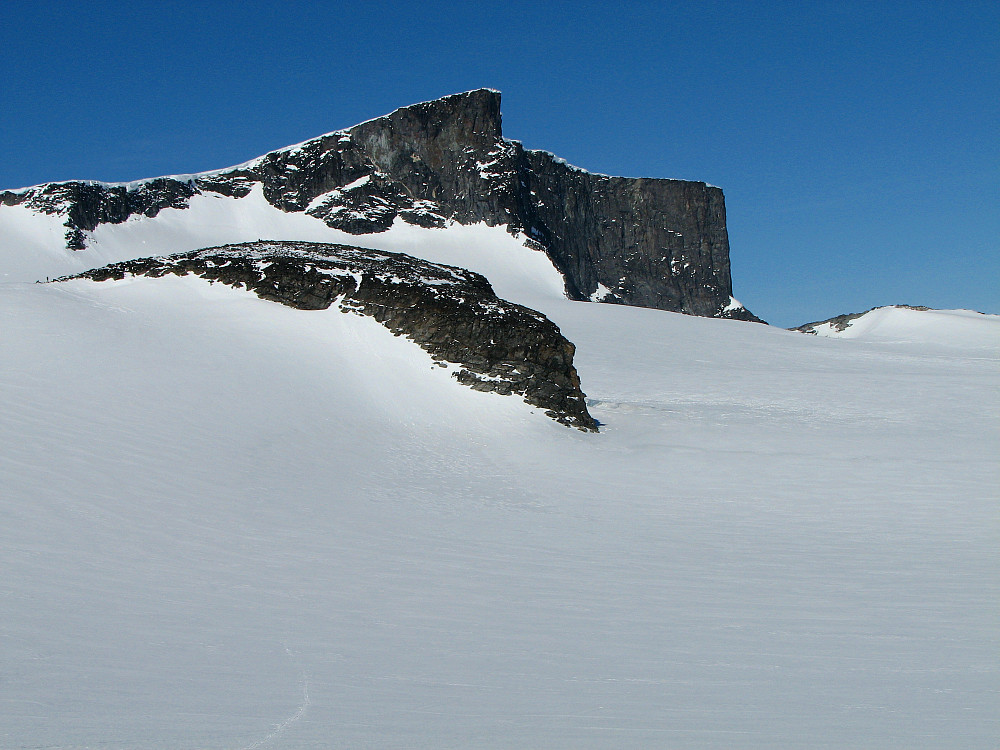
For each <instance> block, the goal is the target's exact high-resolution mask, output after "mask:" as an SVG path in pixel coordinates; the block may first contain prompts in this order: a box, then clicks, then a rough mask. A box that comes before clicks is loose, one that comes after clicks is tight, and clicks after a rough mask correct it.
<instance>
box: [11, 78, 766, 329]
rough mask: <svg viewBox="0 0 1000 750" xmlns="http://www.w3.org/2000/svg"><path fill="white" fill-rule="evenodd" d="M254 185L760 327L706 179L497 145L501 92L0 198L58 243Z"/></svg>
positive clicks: (605, 293) (282, 204) (579, 287)
mask: <svg viewBox="0 0 1000 750" xmlns="http://www.w3.org/2000/svg"><path fill="white" fill-rule="evenodd" d="M257 184H259V185H260V186H261V189H262V191H263V194H264V197H265V198H266V199H267V201H268V202H269V203H270V204H271V205H273V206H275V207H277V208H279V209H281V210H282V211H296V212H306V213H307V214H309V215H311V216H314V217H316V218H317V219H319V220H321V221H323V222H325V223H326V224H327V225H329V226H331V227H334V228H336V229H340V230H343V231H345V232H349V233H351V234H368V233H373V232H380V231H384V230H386V229H388V228H389V226H391V225H392V223H393V221H395V220H396V219H397V217H398V218H400V219H402V220H403V221H406V222H409V223H411V224H417V225H420V226H425V227H441V226H444V225H445V224H446V223H447V222H450V221H454V222H459V223H463V224H464V223H472V222H486V223H487V224H490V225H494V226H495V225H506V226H508V227H509V228H510V230H511V231H512V232H523V233H524V235H525V236H527V237H528V238H529V239H530V240H531V241H532V242H534V243H535V244H536V245H538V246H539V247H540V248H542V249H544V251H545V252H546V253H547V254H548V256H549V258H551V260H552V262H553V264H554V265H555V266H556V268H557V269H559V271H560V272H561V273H562V274H563V277H564V279H565V286H566V293H567V294H568V295H569V297H571V298H572V299H578V300H591V301H602V302H612V303H620V304H627V305H638V306H642V307H654V308H659V309H662V310H671V311H677V312H683V313H688V314H691V315H702V316H709V317H728V318H738V319H741V320H758V319H757V318H756V317H755V316H754V315H753V314H752V313H750V312H749V311H747V310H746V309H745V308H744V307H743V306H742V305H740V304H739V303H738V302H736V301H735V299H734V298H733V296H732V280H731V275H730V267H729V239H728V233H727V230H726V209H725V200H724V197H723V193H722V190H721V189H720V188H717V187H712V186H710V185H707V184H705V183H703V182H689V181H684V180H666V179H633V178H625V177H608V176H605V175H598V174H592V173H589V172H586V171H584V170H581V169H578V168H576V167H572V166H569V165H568V164H566V163H565V162H563V161H562V160H560V159H558V158H556V157H555V156H553V155H552V154H550V153H547V152H544V151H530V150H527V149H525V148H524V147H523V146H522V145H521V144H520V143H518V142H516V141H509V140H506V139H504V138H503V135H502V130H501V116H500V94H499V92H497V91H492V90H488V89H479V90H476V91H469V92H466V93H463V94H455V95H453V96H447V97H444V98H443V99H438V100H436V101H431V102H424V103H422V104H415V105H412V106H409V107H404V108H402V109H399V110H396V111H395V112H393V113H391V114H389V115H386V116H384V117H379V118H376V119H374V120H369V121H368V122H364V123H361V124H360V125H356V126H354V127H353V128H348V129H347V130H342V131H337V132H334V133H329V134H327V135H324V136H320V137H318V138H314V139H312V140H310V141H306V142H305V143H302V144H299V145H297V146H292V147H288V148H284V149H280V150H278V151H274V152H272V153H269V154H266V155H265V156H262V157H260V158H258V159H254V160H253V161H251V162H248V163H246V164H243V165H240V166H238V167H233V168H230V169H224V170H219V171H216V172H207V173H203V174H199V175H191V176H188V177H184V178H172V177H163V178H157V179H154V180H145V181H139V182H136V183H128V184H124V185H114V184H104V183H94V182H64V183H52V184H48V185H40V186H37V187H34V188H27V189H24V190H18V191H7V192H4V193H2V194H0V202H2V203H4V204H6V205H14V204H24V205H27V206H28V207H30V208H33V209H36V210H39V211H43V212H47V213H58V214H61V215H65V216H66V221H65V225H66V227H67V232H66V239H67V246H68V247H69V248H71V249H79V248H81V247H84V246H85V243H86V241H87V236H86V233H87V232H89V231H92V230H94V229H95V228H96V227H97V226H98V225H99V224H102V223H120V222H123V221H125V220H126V219H128V218H129V217H130V216H133V215H137V214H142V215H144V216H150V217H151V216H156V214H157V213H158V212H159V211H160V210H162V209H164V208H168V207H169V208H181V207H184V206H186V205H187V201H188V199H189V198H190V197H191V196H192V195H195V194H197V193H204V192H213V193H218V194H222V195H227V196H231V197H236V198H239V197H244V196H246V195H247V194H248V193H249V192H250V191H251V189H252V188H253V187H254V186H255V185H257Z"/></svg>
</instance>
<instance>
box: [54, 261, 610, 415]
mask: <svg viewBox="0 0 1000 750" xmlns="http://www.w3.org/2000/svg"><path fill="white" fill-rule="evenodd" d="M168 274H174V275H177V276H185V275H187V274H195V275H197V276H200V277H202V278H204V279H208V280H210V281H221V282H223V283H225V284H229V285H230V286H234V287H237V288H246V289H249V290H250V291H252V292H254V293H256V294H257V296H258V297H261V298H262V299H266V300H271V301H273V302H280V303H281V304H284V305H288V306H290V307H295V308H298V309H300V310H325V309H327V308H328V307H330V306H331V305H333V304H336V305H337V307H338V308H339V309H340V310H341V311H343V312H356V313H359V314H362V315H369V316H371V317H373V318H375V320H377V321H378V322H379V323H381V324H382V325H384V326H385V327H386V328H388V329H389V330H390V331H392V332H393V333H395V334H397V335H400V334H401V335H405V336H406V337H407V338H409V339H410V340H412V341H414V342H415V343H417V344H419V345H420V346H421V347H422V348H423V349H424V350H426V351H427V352H428V353H429V354H430V355H431V356H432V357H433V358H434V360H435V361H436V362H438V363H440V364H441V366H442V367H445V366H446V363H447V364H452V365H456V366H457V368H458V369H457V370H456V371H455V373H454V375H455V377H456V378H458V381H459V382H460V383H464V384H465V385H468V386H470V387H472V388H474V389H475V390H478V391H490V392H494V393H499V394H502V395H510V394H512V393H516V394H520V395H522V396H523V397H524V400H525V401H526V402H527V403H529V404H531V405H534V406H539V407H541V408H543V409H545V413H546V414H547V415H548V416H550V417H552V418H553V419H555V420H556V421H557V422H560V423H562V424H565V425H568V426H572V427H577V428H579V429H581V430H593V431H596V430H597V423H596V422H595V421H594V419H593V418H592V417H591V416H590V414H589V413H588V412H587V405H586V402H585V396H584V394H583V392H582V391H581V390H580V378H579V376H578V375H577V373H576V370H575V368H574V367H573V352H574V346H573V344H572V343H570V342H569V341H567V340H566V339H565V338H564V337H563V336H562V335H561V334H560V333H559V329H558V328H557V327H556V326H555V325H554V324H553V323H552V322H551V321H550V320H548V319H547V318H546V317H545V316H544V315H542V314H541V313H538V312H536V311H534V310H530V309H528V308H526V307H522V306H521V305H515V304H513V303H511V302H507V301H506V300H502V299H500V298H498V297H497V296H496V294H494V293H493V288H492V287H491V286H490V283H489V282H488V281H487V280H486V279H485V278H484V277H483V276H480V275H479V274H476V273H473V272H471V271H466V270H464V269H461V268H455V267H453V266H444V265H440V264H436V263H429V262H427V261H424V260H420V259H418V258H413V257H411V256H408V255H403V254H401V253H389V252H384V251H380V250H369V249H365V248H360V247H349V246H346V245H328V244H320V243H308V242H252V243H244V244H236V245H226V246H224V247H212V248H206V249H203V250H197V251H194V252H188V253H179V254H176V255H170V256H166V257H153V258H141V259H136V260H130V261H125V262H123V263H116V264H113V265H110V266H105V267H103V268H98V269H94V270H91V271H87V272H85V273H82V274H79V275H78V276H75V277H69V278H86V279H91V280H93V281H107V280H109V279H118V280H121V279H124V278H125V277H126V276H149V277H152V278H159V277H162V276H166V275H168ZM61 280H62V281H65V280H66V279H61Z"/></svg>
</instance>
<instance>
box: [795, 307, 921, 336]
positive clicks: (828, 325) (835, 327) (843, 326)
mask: <svg viewBox="0 0 1000 750" xmlns="http://www.w3.org/2000/svg"><path fill="white" fill-rule="evenodd" d="M885 307H895V308H899V309H901V310H920V311H924V312H925V311H927V310H930V309H931V308H929V307H924V306H923V305H880V306H878V307H872V308H869V309H867V310H865V311H864V312H859V313H845V314H844V315H836V316H834V317H832V318H827V319H826V320H817V321H816V322H815V323H806V324H805V325H801V326H797V327H795V328H789V329H788V330H790V331H800V332H801V333H808V334H811V335H813V336H816V335H818V334H819V331H820V330H821V329H824V328H825V329H827V330H828V331H829V332H831V333H843V332H844V331H846V330H847V329H848V328H850V327H851V323H853V322H854V321H855V320H857V319H858V318H861V317H862V316H864V315H867V314H868V313H870V312H873V311H874V310H881V309H883V308H885Z"/></svg>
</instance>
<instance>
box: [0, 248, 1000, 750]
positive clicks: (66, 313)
mask: <svg viewBox="0 0 1000 750" xmlns="http://www.w3.org/2000/svg"><path fill="white" fill-rule="evenodd" d="M508 239H509V238H508ZM527 260H530V257H527ZM435 273H440V274H443V275H445V276H447V275H448V272H446V271H437V272H435ZM538 307H539V309H541V310H543V311H544V312H545V313H546V315H547V316H548V317H549V318H551V319H552V320H553V321H555V323H557V324H558V325H559V327H560V329H561V330H562V331H563V332H564V333H565V335H566V336H567V337H568V338H569V339H571V340H572V341H574V343H576V345H577V351H576V355H575V358H574V359H575V362H576V366H577V367H578V368H579V370H580V373H581V375H582V377H583V379H584V382H585V384H586V387H587V392H588V394H589V397H590V404H591V406H590V409H591V412H592V414H593V415H594V416H595V417H596V418H598V419H599V420H600V421H601V422H602V425H603V426H602V429H601V432H600V433H598V434H584V433H582V432H579V431H577V430H569V429H565V428H563V427H562V426H560V425H558V424H556V423H555V422H553V421H551V420H548V419H544V418H539V417H538V416H537V415H532V414H531V413H530V411H531V409H529V408H527V407H525V405H524V404H523V403H522V402H521V401H520V400H519V399H514V398H500V397H497V396H494V395H492V394H484V393H477V392H475V391H473V390H471V389H469V388H462V387H457V386H456V385H455V383H454V379H453V378H452V377H450V375H449V373H448V371H447V370H445V369H442V368H439V367H436V366H435V365H434V361H433V359H432V357H431V356H430V355H429V354H428V353H427V352H425V351H424V350H422V349H420V348H419V347H417V346H415V345H413V344H412V343H411V342H409V341H407V340H405V339H404V338H403V337H396V336H393V335H392V333H391V332H390V331H389V330H387V329H386V328H385V327H384V326H382V325H381V324H379V323H378V322H377V321H376V320H375V319H374V318H371V317H368V316H360V315H352V314H342V313H340V312H339V311H338V310H337V308H336V306H333V305H331V307H330V308H328V309H327V310H300V309H296V308H293V307H289V306H286V305H279V304H274V303H271V302H268V301H266V300H262V299H260V298H258V297H257V296H256V295H255V294H250V293H248V292H247V291H246V290H238V289H234V288H233V287H231V286H229V285H227V284H223V283H215V284H210V283H209V281H208V280H206V279H205V278H201V277H199V276H197V275H195V274H193V273H192V274H188V275H187V276H176V275H174V274H168V275H166V276H164V277H162V278H149V277H146V276H125V277H124V278H122V279H121V280H109V281H106V282H102V283H94V282H92V281H90V280H87V279H77V280H72V281H66V282H62V283H59V284H13V283H7V284H0V321H2V325H0V415H2V418H0V519H2V523H0V571H2V573H0V612H2V617H0V665H2V670H0V746H2V747H4V748H18V749H26V748H84V747H90V748H94V747H101V748H121V749H124V748H143V749H146V750H176V748H201V749H204V750H222V749H227V750H232V749H233V748H253V747H258V748H289V749H290V750H292V749H297V748H328V747H339V748H364V747H377V748H476V747H483V748H519V749H520V748H573V749H574V750H575V749H577V748H612V747H613V748H637V749H638V748H643V749H645V748H671V749H672V750H674V749H676V750H694V749H696V748H698V749H704V748H717V749H719V750H733V749H746V750H750V749H755V750H756V749H758V748H777V749H785V750H804V749H806V748H809V750H813V749H814V748H827V749H829V750H841V749H842V748H871V749H872V750H875V749H879V750H880V749H881V748H897V747H898V748H907V749H908V750H940V748H962V749H963V750H994V748H996V746H997V737H998V735H1000V723H998V721H997V712H996V705H997V695H998V692H1000V665H998V661H997V643H998V635H1000V634H998V629H997V619H996V603H997V601H998V600H1000V557H998V552H997V549H998V547H1000V544H998V538H997V536H998V535H997V526H996V504H997V491H996V486H997V485H996V474H997V456H998V455H1000V435H998V427H997V426H998V424H1000V382H998V381H1000V376H998V372H1000V370H998V356H1000V354H998V352H997V350H996V349H993V350H989V349H984V348H983V347H981V346H978V345H977V346H966V347H962V346H955V347H948V348H946V347H921V346H918V345H916V344H913V345H909V346H899V345H897V344H891V343H880V342H875V341H864V340H853V341H850V340H848V341H836V340H830V339H825V338H821V337H814V336H803V335H801V334H799V333H793V332H789V331H784V330H778V329H772V328H768V327H765V326H759V325H751V324H746V323H740V322H736V321H727V320H712V319H706V318H695V317H691V316H684V315H674V314H669V313H663V312H660V311H656V310H646V309H639V308H634V307H633V308H630V307H625V306H620V305H619V306H607V305H593V304H585V303H577V302H571V301H568V300H565V299H561V298H559V296H558V289H556V290H555V291H554V293H553V295H552V296H550V297H549V298H547V299H545V300H542V302H541V303H540V304H539V305H538Z"/></svg>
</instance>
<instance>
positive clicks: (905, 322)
mask: <svg viewBox="0 0 1000 750" xmlns="http://www.w3.org/2000/svg"><path fill="white" fill-rule="evenodd" d="M809 332H810V333H815V335H817V336H826V337H829V338H842V339H860V340H864V341H879V342H886V343H897V344H918V345H922V346H924V345H928V344H932V345H937V346H949V347H961V348H979V347H984V348H989V349H993V350H997V349H1000V315H985V314H983V313H979V312H974V311H972V310H928V309H925V308H914V307H905V306H900V305H897V306H890V307H876V308H875V309H873V310H869V311H868V312H866V313H863V314H862V315H858V316H857V317H852V318H849V319H847V320H845V321H844V323H843V324H842V325H836V324H835V323H833V322H830V321H827V322H824V323H818V324H815V325H813V326H812V327H811V328H810V330H809Z"/></svg>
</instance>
